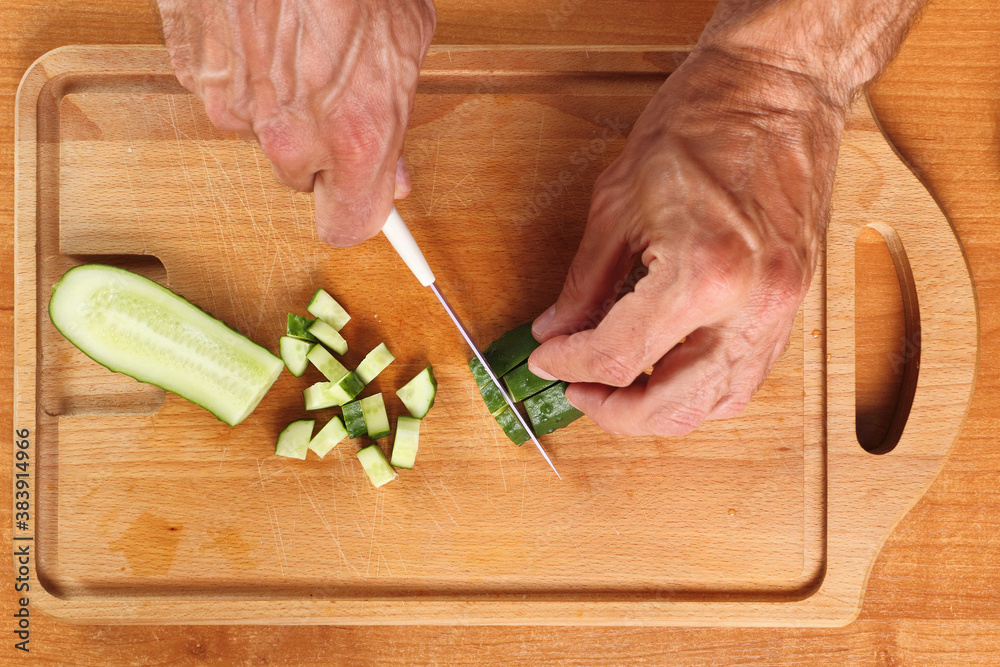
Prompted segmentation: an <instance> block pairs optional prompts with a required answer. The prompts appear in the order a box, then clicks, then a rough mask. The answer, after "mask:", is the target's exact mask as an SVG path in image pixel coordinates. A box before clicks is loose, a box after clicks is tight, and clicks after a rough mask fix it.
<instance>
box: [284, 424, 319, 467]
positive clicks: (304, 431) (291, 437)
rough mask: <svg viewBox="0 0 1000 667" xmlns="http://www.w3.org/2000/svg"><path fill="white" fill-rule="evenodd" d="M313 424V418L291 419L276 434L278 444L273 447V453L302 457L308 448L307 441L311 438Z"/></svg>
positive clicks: (295, 457) (294, 457)
mask: <svg viewBox="0 0 1000 667" xmlns="http://www.w3.org/2000/svg"><path fill="white" fill-rule="evenodd" d="M315 424H316V420H315V419H299V420H296V421H293V422H292V423H291V424H289V425H288V426H286V427H285V430H284V431H282V432H281V433H280V434H279V435H278V444H277V446H276V447H275V448H274V453H275V454H277V455H278V456H287V457H289V458H293V459H304V458H305V457H306V451H308V449H309V441H310V440H311V439H312V433H313V426H314V425H315Z"/></svg>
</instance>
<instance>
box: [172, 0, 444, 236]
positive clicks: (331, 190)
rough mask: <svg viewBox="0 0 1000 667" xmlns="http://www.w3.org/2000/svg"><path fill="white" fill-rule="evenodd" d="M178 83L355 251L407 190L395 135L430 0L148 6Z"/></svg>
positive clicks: (431, 16) (412, 88)
mask: <svg viewBox="0 0 1000 667" xmlns="http://www.w3.org/2000/svg"><path fill="white" fill-rule="evenodd" d="M158 4H159V7H160V13H161V15H162V17H163V32H164V36H165V38H166V42H167V48H168V50H169V51H170V59H171V62H172V64H173V66H174V69H175V71H176V73H177V78H178V80H179V81H180V83H181V85H183V86H184V87H185V88H187V89H188V90H190V91H192V92H193V93H195V94H196V95H198V96H199V97H200V98H201V99H202V100H203V101H204V103H205V111H206V112H207V114H208V117H209V119H211V121H212V123H213V124H215V125H216V126H217V127H219V128H220V129H223V130H232V131H235V132H238V133H240V134H241V135H242V136H244V137H248V138H249V137H252V138H256V139H257V141H258V142H259V143H260V146H261V149H262V150H263V152H264V154H265V155H266V156H267V157H268V158H269V159H270V160H271V163H272V166H273V168H274V173H275V175H276V176H277V178H278V180H280V181H281V182H282V183H284V184H285V185H287V186H289V187H291V188H294V189H295V190H299V191H302V192H310V191H311V192H313V193H314V196H315V202H316V228H317V231H318V232H319V235H320V238H322V239H323V240H325V241H327V242H328V243H331V244H333V245H337V246H347V245H353V244H356V243H360V242H361V241H364V240H365V239H367V238H369V237H371V236H374V235H375V234H377V233H378V231H379V229H381V227H382V224H383V223H384V222H385V220H386V217H387V216H388V214H389V211H390V209H391V208H392V199H393V198H402V197H405V196H406V195H407V194H408V193H409V190H410V181H409V176H408V175H407V173H406V167H405V165H404V163H403V160H402V157H400V156H401V154H402V150H403V135H404V133H405V131H406V125H407V122H408V119H409V115H410V111H411V109H412V108H413V99H414V95H415V93H416V86H417V75H418V73H419V70H420V65H421V63H422V62H423V59H424V56H425V55H426V53H427V48H428V46H429V45H430V42H431V37H432V35H433V33H434V26H435V11H434V4H433V2H432V0H340V1H337V0H260V1H257V2H241V1H240V0H158Z"/></svg>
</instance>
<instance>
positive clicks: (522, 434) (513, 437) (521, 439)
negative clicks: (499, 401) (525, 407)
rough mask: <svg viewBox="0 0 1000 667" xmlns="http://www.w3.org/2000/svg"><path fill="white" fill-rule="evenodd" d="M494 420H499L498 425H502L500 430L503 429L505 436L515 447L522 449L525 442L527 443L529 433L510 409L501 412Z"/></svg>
mask: <svg viewBox="0 0 1000 667" xmlns="http://www.w3.org/2000/svg"><path fill="white" fill-rule="evenodd" d="M494 419H496V420H497V423H498V424H500V428H502V429H503V432H504V434H506V436H507V437H508V438H509V439H510V441H511V442H513V443H514V444H515V445H517V446H518V447H520V446H521V445H523V444H524V443H525V441H527V439H528V432H527V431H525V430H524V427H523V426H521V422H520V421H519V420H518V418H517V417H515V416H514V413H513V412H511V409H510V408H509V407H508V408H505V409H503V410H501V411H500V412H499V413H498V414H497V415H496V417H494Z"/></svg>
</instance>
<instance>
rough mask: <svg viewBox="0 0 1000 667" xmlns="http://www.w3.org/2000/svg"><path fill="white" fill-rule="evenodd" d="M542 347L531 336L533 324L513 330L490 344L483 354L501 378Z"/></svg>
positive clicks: (529, 323)
mask: <svg viewBox="0 0 1000 667" xmlns="http://www.w3.org/2000/svg"><path fill="white" fill-rule="evenodd" d="M539 345H541V343H539V342H538V341H537V340H535V337H534V336H533V335H532V334H531V322H527V323H525V324H522V325H521V326H519V327H517V328H516V329H511V330H510V331H508V332H507V333H505V334H504V335H502V336H500V337H499V338H497V339H496V340H495V341H493V342H492V343H490V346H489V347H488V348H486V350H485V351H484V352H483V357H484V358H485V359H486V363H488V364H489V365H490V369H492V370H493V372H494V373H495V374H496V376H497V377H498V378H499V377H501V376H503V375H506V374H507V373H509V372H510V371H511V370H512V369H513V368H514V367H515V366H517V365H518V364H522V363H524V362H525V361H527V359H528V357H529V356H531V353H532V352H533V351H534V350H535V348H536V347H538V346H539Z"/></svg>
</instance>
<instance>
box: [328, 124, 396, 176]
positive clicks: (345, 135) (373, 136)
mask: <svg viewBox="0 0 1000 667" xmlns="http://www.w3.org/2000/svg"><path fill="white" fill-rule="evenodd" d="M386 136H387V132H386V131H385V130H384V129H382V128H380V127H379V126H378V124H377V123H375V122H373V121H372V120H357V121H351V122H347V123H344V124H343V125H342V127H341V128H340V131H339V132H338V133H337V135H336V140H335V142H336V154H337V159H338V162H343V163H345V164H347V165H355V166H369V165H374V164H378V163H379V162H381V161H382V158H383V157H384V154H385V150H386Z"/></svg>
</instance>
